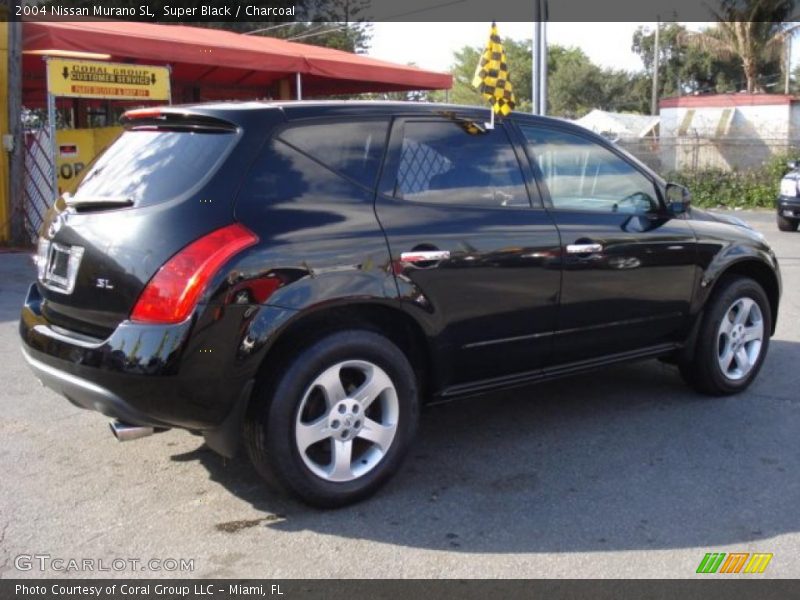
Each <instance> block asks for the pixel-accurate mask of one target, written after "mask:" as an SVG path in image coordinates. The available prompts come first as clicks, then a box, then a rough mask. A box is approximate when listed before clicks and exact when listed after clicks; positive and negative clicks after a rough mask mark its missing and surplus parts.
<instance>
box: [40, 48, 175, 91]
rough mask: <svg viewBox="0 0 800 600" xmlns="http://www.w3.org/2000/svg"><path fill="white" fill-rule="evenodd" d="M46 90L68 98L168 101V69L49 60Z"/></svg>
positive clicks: (96, 62)
mask: <svg viewBox="0 0 800 600" xmlns="http://www.w3.org/2000/svg"><path fill="white" fill-rule="evenodd" d="M47 89H48V92H50V93H51V94H53V95H54V96H61V97H67V98H105V99H108V100H166V101H169V99H170V90H169V69H168V68H167V67H153V66H148V65H131V64H125V63H111V62H100V61H87V60H69V59H64V58H50V59H48V61H47Z"/></svg>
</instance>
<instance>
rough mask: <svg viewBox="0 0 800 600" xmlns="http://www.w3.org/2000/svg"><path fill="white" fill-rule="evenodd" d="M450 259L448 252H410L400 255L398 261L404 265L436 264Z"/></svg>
mask: <svg viewBox="0 0 800 600" xmlns="http://www.w3.org/2000/svg"><path fill="white" fill-rule="evenodd" d="M448 258H450V251H449V250H412V251H411V252H403V253H401V254H400V260H401V261H402V262H405V263H424V262H438V261H440V260H447V259H448Z"/></svg>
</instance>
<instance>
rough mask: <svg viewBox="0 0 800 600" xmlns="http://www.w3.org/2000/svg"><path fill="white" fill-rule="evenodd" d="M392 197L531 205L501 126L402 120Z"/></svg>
mask: <svg viewBox="0 0 800 600" xmlns="http://www.w3.org/2000/svg"><path fill="white" fill-rule="evenodd" d="M394 196H395V197H396V198H399V199H403V200H408V201H410V202H426V203H432V204H444V205H455V206H485V207H521V206H522V207H529V206H530V201H529V200H528V192H527V190H526V188H525V184H524V182H523V179H522V172H521V171H520V165H519V161H518V160H517V156H516V154H515V153H514V148H513V146H512V145H511V141H510V140H509V138H508V134H507V133H506V131H505V130H504V129H503V127H502V126H499V127H497V128H495V129H494V130H488V131H482V130H481V129H480V128H478V127H477V126H476V125H475V124H474V123H471V122H458V121H433V122H432V121H406V122H405V123H404V125H403V139H402V146H401V150H400V158H399V161H398V163H397V173H396V178H395V181H394Z"/></svg>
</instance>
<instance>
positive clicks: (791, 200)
mask: <svg viewBox="0 0 800 600" xmlns="http://www.w3.org/2000/svg"><path fill="white" fill-rule="evenodd" d="M777 204H778V214H779V215H781V216H782V217H787V218H789V219H800V197H797V196H778V202H777Z"/></svg>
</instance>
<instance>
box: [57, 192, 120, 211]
mask: <svg viewBox="0 0 800 600" xmlns="http://www.w3.org/2000/svg"><path fill="white" fill-rule="evenodd" d="M64 204H66V205H67V206H69V207H71V208H75V209H78V208H87V207H92V208H99V207H101V206H102V207H121V206H132V205H133V198H130V197H128V196H81V197H80V198H76V197H75V196H73V195H72V194H70V193H69V192H67V193H65V194H64Z"/></svg>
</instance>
